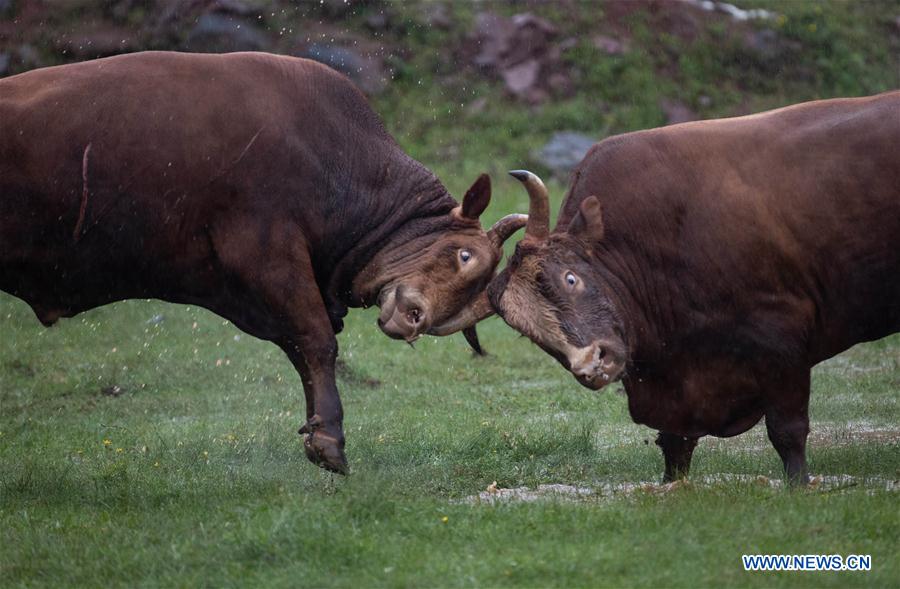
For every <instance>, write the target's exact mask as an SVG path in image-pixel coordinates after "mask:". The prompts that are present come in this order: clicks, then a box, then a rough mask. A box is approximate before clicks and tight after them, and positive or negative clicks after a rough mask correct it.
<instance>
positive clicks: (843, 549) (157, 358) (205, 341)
mask: <svg viewBox="0 0 900 589" xmlns="http://www.w3.org/2000/svg"><path fill="white" fill-rule="evenodd" d="M575 4H578V3H575ZM740 4H742V5H744V6H745V7H758V6H765V7H769V8H772V9H774V10H778V11H779V12H780V13H782V15H783V16H784V19H783V20H779V21H778V22H777V23H776V25H774V26H777V30H778V32H779V34H780V35H782V36H783V37H784V38H786V39H788V40H789V41H790V42H791V43H795V44H796V45H792V46H796V47H800V49H799V50H797V51H796V53H795V54H792V55H791V56H790V59H788V60H786V61H784V62H783V63H770V62H754V61H753V60H752V59H751V58H750V57H748V55H745V54H744V53H743V52H745V48H742V46H741V44H740V43H739V42H737V40H736V39H735V38H732V37H731V36H730V35H729V32H728V30H727V28H725V27H722V26H718V25H716V26H712V25H711V26H709V27H707V28H703V29H702V33H701V34H700V35H698V36H697V38H696V39H694V40H693V41H692V42H686V41H684V40H683V39H679V38H677V37H675V36H671V35H666V34H659V32H658V30H657V28H655V27H657V23H655V21H654V20H653V17H652V16H651V15H650V14H649V13H648V14H642V13H639V14H637V15H635V16H632V17H630V18H631V20H630V21H629V23H627V24H628V26H629V27H630V28H629V30H630V31H631V32H632V38H631V48H632V50H631V51H630V52H628V53H626V54H625V55H623V56H619V57H609V58H604V59H598V57H597V54H596V52H595V51H594V50H592V49H591V47H590V42H589V35H590V34H591V32H592V31H591V28H590V27H591V22H593V21H596V20H597V19H598V18H599V15H600V14H601V13H602V11H600V12H598V11H599V10H600V8H602V7H604V6H606V5H600V4H594V3H584V5H585V6H588V7H589V8H591V10H585V11H584V12H583V15H582V16H581V17H577V18H573V17H572V15H571V14H569V13H565V12H564V11H561V10H560V9H559V6H563V4H559V3H552V2H551V3H537V4H531V5H530V9H532V10H534V11H537V12H538V13H539V14H541V15H542V16H544V17H546V18H549V19H551V20H552V21H553V22H554V23H556V24H557V25H558V26H560V27H561V29H562V30H563V35H572V36H574V37H575V38H576V40H577V42H576V44H575V45H574V47H573V49H572V50H571V51H568V52H567V53H566V55H565V60H567V62H568V63H570V64H571V65H572V66H573V67H575V68H576V69H577V70H578V72H579V76H580V77H579V78H578V91H577V92H576V93H575V94H574V95H573V96H571V97H568V98H565V99H559V100H553V101H550V102H549V103H547V104H544V105H543V106H541V107H540V108H532V107H528V106H525V105H522V104H518V103H515V102H513V101H511V100H510V99H508V98H505V97H503V95H502V93H501V92H500V91H499V87H498V84H497V82H495V81H491V80H489V79H487V78H484V77H479V76H477V75H475V74H474V73H473V72H471V71H467V72H465V74H464V75H455V74H454V73H453V71H452V70H453V68H454V67H455V61H454V60H453V58H452V55H448V54H447V52H446V51H443V48H446V47H453V46H457V45H459V44H460V43H463V42H465V41H464V40H465V35H466V31H467V27H468V23H471V20H472V19H473V18H474V13H475V12H476V10H477V8H478V5H476V4H467V3H455V4H454V5H453V6H454V11H455V12H454V17H455V19H456V20H455V21H454V22H455V23H456V24H455V25H454V27H452V28H451V29H449V30H437V29H435V30H429V29H423V28H421V27H418V28H417V27H416V26H415V23H414V22H413V20H412V18H413V17H412V16H411V15H412V14H413V9H414V8H415V6H414V5H413V4H412V3H405V4H399V5H395V9H396V10H397V12H398V14H399V17H398V18H399V19H400V20H401V21H403V19H405V18H409V19H410V24H409V26H408V27H406V28H403V27H400V28H398V29H397V30H396V31H394V32H391V33H388V35H387V36H388V39H387V40H388V41H390V42H397V43H399V42H401V40H402V42H403V43H406V44H407V54H406V55H407V57H406V61H405V62H404V63H403V64H402V67H400V68H399V69H398V74H397V79H396V81H395V82H394V83H393V84H392V85H391V86H390V88H389V89H388V91H387V92H386V93H385V94H383V95H381V96H379V97H378V98H376V99H375V100H374V106H375V108H376V110H378V112H379V113H381V114H382V116H383V117H384V118H385V120H386V121H387V123H388V127H389V128H390V129H391V131H392V132H393V133H394V134H395V135H396V136H397V138H398V140H399V141H400V142H401V143H402V144H403V146H404V147H405V148H406V149H407V150H408V151H409V152H410V153H411V154H412V155H413V156H415V157H417V158H418V159H420V160H421V161H423V162H424V163H425V164H426V165H428V166H429V167H431V168H432V169H434V170H435V171H436V172H437V174H438V175H439V176H440V177H441V178H442V179H443V180H444V182H445V183H446V184H447V186H448V187H449V188H450V190H451V192H453V194H454V195H456V196H457V197H459V196H461V195H462V193H463V191H464V190H465V189H466V188H467V187H468V185H469V184H470V183H471V182H472V181H473V180H474V179H475V177H476V176H477V174H478V173H480V172H482V171H489V172H490V173H491V174H492V176H493V179H494V191H495V198H494V201H493V203H492V205H491V207H490V208H489V209H488V212H487V213H486V215H485V217H486V218H485V221H486V222H491V221H493V220H495V219H497V218H499V217H500V216H501V215H503V214H505V213H507V212H513V211H520V212H524V211H525V210H526V209H527V206H526V199H525V196H524V193H523V192H522V190H521V187H520V186H519V185H518V184H517V183H516V182H515V181H514V180H512V179H509V178H507V177H505V174H504V172H505V170H507V169H510V168H518V167H523V166H533V162H531V160H530V158H531V155H530V154H531V153H532V151H533V150H535V149H536V148H538V147H540V145H542V144H543V142H544V141H546V139H547V138H548V137H549V136H550V135H551V134H552V133H553V132H554V131H557V130H577V131H582V132H585V133H591V134H594V135H596V136H598V137H599V136H603V135H607V134H610V133H617V132H623V131H628V130H631V129H636V128H642V127H650V126H656V125H659V124H662V123H663V122H664V118H663V115H662V112H661V111H660V108H659V100H660V99H661V98H663V97H669V98H675V99H678V100H680V101H682V102H684V103H685V104H687V105H689V106H690V107H691V108H693V109H695V110H696V111H697V112H698V114H699V115H700V116H704V117H711V116H726V115H732V114H738V113H740V112H745V111H748V110H749V111H754V110H760V109H763V108H769V107H774V106H778V105H782V104H788V103H791V102H798V101H802V100H807V99H813V98H820V97H829V96H838V95H859V94H868V93H874V92H878V91H882V90H886V89H889V88H896V87H898V86H900V68H898V53H897V46H896V42H895V41H892V42H893V43H894V44H893V45H892V44H890V43H887V42H886V41H885V39H886V38H888V36H889V35H888V33H887V31H889V30H892V29H890V27H892V26H894V24H893V20H892V19H893V18H895V16H896V15H897V14H900V10H898V8H900V5H898V4H897V3H896V2H858V3H851V2H833V3H813V2H799V1H798V2H776V1H775V0H759V1H755V0H754V1H753V2H740ZM489 6H490V7H491V8H492V9H494V10H497V11H501V12H508V13H512V12H515V11H518V10H519V9H520V8H519V7H518V6H517V5H515V4H513V5H508V4H505V3H503V4H501V3H490V4H489ZM407 12H409V15H407V14H406V13H407ZM364 17H365V9H364V11H363V12H362V13H360V14H358V15H357V16H356V17H353V18H356V19H357V20H358V21H359V22H357V23H356V24H354V22H355V21H353V22H351V24H350V25H349V26H356V25H359V26H360V27H361V26H362V25H361V24H360V23H361V22H362V20H363V19H364ZM592 19H593V20H592ZM351 21H352V19H351ZM404 22H405V21H404ZM391 35H394V36H396V38H392V37H391ZM890 38H891V39H895V37H890ZM479 98H485V99H486V102H485V103H484V105H483V108H481V109H475V110H473V109H471V108H470V106H471V104H472V103H473V102H474V101H475V100H477V99H479ZM536 171H538V172H543V171H544V170H541V169H540V168H539V167H538V168H536ZM548 185H549V187H550V189H551V192H552V195H553V198H554V210H555V209H556V205H558V203H559V201H560V199H561V197H562V194H563V191H564V185H562V184H560V183H559V182H549V183H548ZM375 318H376V315H375V313H374V312H373V311H371V310H370V311H365V312H364V311H354V312H351V314H350V316H349V317H348V320H347V327H346V330H345V331H344V333H343V334H341V336H340V338H339V341H340V346H341V371H340V377H339V386H340V390H341V393H342V397H343V400H344V406H345V413H346V422H345V429H346V434H347V454H348V458H349V460H350V464H351V469H352V474H351V476H349V477H345V478H344V477H337V476H333V475H330V474H327V473H325V472H322V471H320V470H318V469H316V468H315V467H313V466H312V465H311V464H309V463H308V462H307V461H306V458H305V457H304V454H303V450H302V447H301V440H300V437H299V436H298V435H297V433H296V430H297V428H298V427H299V426H300V424H301V423H302V421H303V420H304V416H305V413H304V411H305V409H304V405H303V394H302V391H301V388H300V382H299V378H298V377H297V375H296V374H295V373H294V371H293V369H292V368H291V366H290V364H289V362H288V361H287V359H286V358H284V357H283V355H282V353H281V352H280V351H279V350H278V349H277V348H275V347H274V346H272V345H269V344H266V343H264V342H261V341H258V340H255V339H253V338H251V337H249V336H246V335H243V334H242V333H241V332H239V331H238V330H237V329H236V328H235V327H234V326H232V325H230V324H228V323H227V322H225V321H223V320H222V319H221V318H219V317H217V316H214V315H212V314H210V313H208V312H206V311H204V310H202V309H197V308H189V307H185V306H174V305H167V304H164V303H160V302H147V301H129V302H125V303H120V304H116V305H112V306H109V307H105V308H101V309H97V310H94V311H92V312H89V313H85V314H83V315H81V316H79V317H76V318H74V319H70V320H64V321H62V322H60V323H59V324H58V325H57V326H56V327H54V328H51V329H44V328H43V327H41V326H40V324H39V323H38V322H37V320H36V319H35V318H34V317H33V315H32V314H31V311H30V310H29V309H28V307H27V306H26V305H25V304H24V303H22V302H21V301H18V300H16V299H13V298H12V297H9V296H7V295H0V586H4V587H6V586H9V587H16V586H37V585H55V586H60V585H61V586H85V587H110V586H185V587H193V586H211V587H229V586H282V587H288V586H298V585H309V586H316V587H319V586H337V587H369V586H414V587H423V586H425V587H427V586H441V587H481V586H486V587H493V586H529V587H530V586H535V587H536V586H560V587H562V586H565V587H571V586H612V587H616V586H646V587H667V586H678V587H682V586H683V587H695V586H722V585H727V586H752V587H762V586H764V587H769V586H813V585H814V586H833V587H847V586H880V587H897V586H898V585H900V494H898V488H900V405H898V395H897V391H898V390H900V336H894V337H892V338H888V339H886V340H883V341H880V342H874V343H871V344H866V345H862V346H858V347H857V348H854V349H853V350H850V351H848V352H847V353H845V354H843V355H841V356H839V357H837V358H834V359H832V360H830V361H828V362H826V363H824V364H823V365H821V366H819V367H818V368H817V369H816V370H815V372H814V382H813V396H812V406H811V417H812V421H813V424H812V430H813V433H812V435H811V436H810V447H809V462H810V469H811V471H812V473H813V475H818V476H821V477H823V480H822V482H821V484H819V485H817V486H814V487H812V488H810V489H807V490H800V491H796V492H789V491H786V490H784V489H782V488H779V487H777V486H774V485H772V484H770V483H771V481H770V479H771V480H775V481H777V480H780V477H781V464H780V461H779V460H778V458H777V455H776V453H775V451H774V449H773V448H771V446H770V445H769V443H768V441H767V440H766V437H765V433H764V428H762V427H759V426H758V427H757V428H755V429H754V430H752V431H751V432H748V433H747V434H744V435H743V436H740V437H737V438H733V439H728V440H717V439H704V440H702V441H701V443H700V446H699V447H698V449H697V451H696V453H695V455H694V456H695V457H694V466H693V471H692V477H691V481H692V482H691V484H689V485H686V486H681V487H677V488H673V489H664V488H660V487H659V486H657V485H654V484H653V483H657V482H658V481H659V479H660V478H661V475H662V468H663V464H662V457H661V455H660V453H659V451H658V449H657V448H656V447H655V446H654V445H653V438H654V437H655V432H653V431H650V430H648V429H646V428H643V427H640V426H637V425H635V424H633V423H632V422H631V420H630V418H629V416H628V412H627V407H626V400H625V397H624V395H623V394H622V391H621V387H620V386H619V385H615V386H613V387H610V389H611V390H608V391H604V392H602V393H592V392H589V391H587V390H586V389H583V388H581V387H580V386H578V385H577V383H575V381H574V380H573V379H572V378H571V377H569V376H568V374H567V373H566V372H564V371H563V369H562V368H560V367H559V366H558V365H557V364H556V363H555V362H554V361H553V360H552V359H551V358H550V357H549V356H547V355H545V354H544V353H542V352H541V351H540V350H538V349H537V348H536V347H534V346H532V345H531V344H530V343H529V342H528V341H527V340H525V339H523V338H521V337H519V336H518V334H516V333H514V332H513V331H512V330H510V329H508V328H507V327H506V326H505V325H504V324H503V323H502V322H501V321H500V320H499V319H496V318H493V319H490V320H488V321H486V322H485V323H483V324H482V326H481V327H480V333H481V336H482V343H483V344H484V346H485V347H486V349H487V350H488V351H489V353H490V355H489V356H488V357H487V358H473V357H472V356H471V354H470V352H469V351H468V349H467V347H466V345H465V342H464V341H463V339H462V337H460V336H455V337H451V338H444V339H435V338H424V340H423V341H421V342H419V343H417V345H416V349H415V350H412V349H410V348H409V347H408V346H406V345H404V344H402V343H398V342H394V341H390V340H388V339H386V338H385V337H384V336H383V335H382V334H381V333H380V332H379V331H378V330H377V328H376V327H375ZM758 477H767V478H766V479H763V480H759V479H758ZM494 482H496V484H497V486H498V487H500V488H504V489H512V488H517V487H527V488H528V489H532V490H533V489H536V488H537V487H538V486H539V485H548V484H563V485H574V486H577V487H581V488H585V489H588V491H586V492H584V493H583V494H581V495H578V496H577V497H575V496H572V495H570V494H559V495H548V496H545V497H543V498H542V499H541V500H539V501H533V502H523V501H511V502H500V503H488V502H479V501H474V500H471V498H472V497H473V496H477V495H478V494H479V493H480V492H484V491H485V489H486V488H487V487H488V486H489V485H491V484H492V483H494ZM644 483H646V485H644ZM745 553H786V554H811V553H812V554H818V553H824V554H841V555H847V554H871V555H872V563H873V564H872V571H871V572H867V573H859V572H858V573H849V572H848V573H748V572H744V571H743V568H742V565H741V561H740V557H741V555H742V554H745Z"/></svg>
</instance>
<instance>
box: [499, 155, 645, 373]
mask: <svg viewBox="0 0 900 589" xmlns="http://www.w3.org/2000/svg"><path fill="white" fill-rule="evenodd" d="M511 174H512V175H513V176H514V177H515V178H516V179H518V180H519V181H521V182H522V183H523V184H524V185H525V188H526V189H527V190H528V193H529V197H530V199H531V206H530V211H529V218H528V225H527V226H526V228H525V238H524V239H523V240H522V241H520V242H519V243H518V244H517V246H516V252H515V254H514V255H513V256H512V258H511V259H510V261H509V264H507V267H506V268H505V269H504V270H503V272H501V273H500V274H499V275H498V276H497V277H496V278H495V279H494V280H493V281H492V282H491V283H490V285H489V286H488V289H487V293H488V297H489V299H490V303H491V305H492V307H493V308H494V309H495V310H496V312H497V313H498V314H499V315H500V316H501V317H503V319H504V321H506V322H507V323H508V324H509V325H510V326H512V327H513V328H514V329H516V330H518V331H519V332H521V333H523V334H524V335H526V336H528V337H529V338H530V339H531V340H532V341H533V342H534V343H536V344H537V345H538V346H540V347H541V348H542V349H544V351H546V352H547V353H549V354H550V355H551V356H553V357H554V358H556V359H557V360H558V361H559V362H560V364H562V365H563V366H565V367H566V368H567V369H568V370H569V371H570V372H572V374H573V375H574V376H575V378H576V379H577V380H578V382H579V383H581V384H582V385H584V386H586V387H588V388H591V389H600V388H603V387H604V386H606V385H607V384H609V383H611V382H614V381H616V380H618V379H619V378H621V377H622V375H623V372H624V370H625V366H626V363H627V361H628V345H627V342H626V325H625V323H624V321H623V318H622V316H621V315H620V309H619V306H618V305H617V303H616V298H615V296H614V293H613V291H612V289H611V288H610V286H609V284H608V281H607V280H606V278H605V275H604V273H603V270H602V265H601V264H600V263H599V259H598V257H597V255H596V253H595V246H596V244H598V243H599V242H602V240H603V218H602V211H601V206H600V201H599V200H598V199H597V198H596V197H593V196H592V197H589V198H587V199H585V200H584V201H583V202H582V203H581V206H580V209H579V211H578V213H577V214H576V215H575V217H574V218H573V219H572V221H571V223H570V224H569V226H568V227H567V228H566V230H565V231H563V232H560V231H559V230H557V231H556V232H555V233H553V234H551V233H550V224H549V221H550V218H549V211H550V207H549V199H548V196H547V189H546V188H545V187H544V184H543V183H542V182H541V180H540V179H539V178H538V177H537V176H535V175H534V174H531V173H530V172H525V171H519V170H517V171H515V172H511Z"/></svg>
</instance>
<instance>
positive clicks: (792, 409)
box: [765, 370, 809, 486]
mask: <svg viewBox="0 0 900 589" xmlns="http://www.w3.org/2000/svg"><path fill="white" fill-rule="evenodd" d="M765 415H766V431H767V433H768V434H769V441H771V442H772V445H773V446H775V450H777V451H778V455H779V456H780V457H781V462H782V463H783V464H784V472H785V475H786V476H787V479H788V483H790V484H791V485H792V486H797V485H806V484H808V483H809V473H808V472H807V469H806V437H807V436H808V435H809V370H806V371H805V372H804V373H803V374H799V375H794V377H793V378H784V379H780V382H779V384H778V386H777V387H773V388H772V389H771V390H770V391H769V396H768V398H767V399H766V408H765Z"/></svg>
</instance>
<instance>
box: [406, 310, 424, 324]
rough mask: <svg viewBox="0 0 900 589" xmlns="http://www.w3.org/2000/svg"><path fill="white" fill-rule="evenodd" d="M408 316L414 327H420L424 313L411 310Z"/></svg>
mask: <svg viewBox="0 0 900 589" xmlns="http://www.w3.org/2000/svg"><path fill="white" fill-rule="evenodd" d="M406 316H407V317H408V318H409V322H410V323H412V324H413V325H418V323H419V322H420V321H421V320H422V312H421V311H419V310H418V309H410V310H409V311H408V312H407V313H406Z"/></svg>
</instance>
